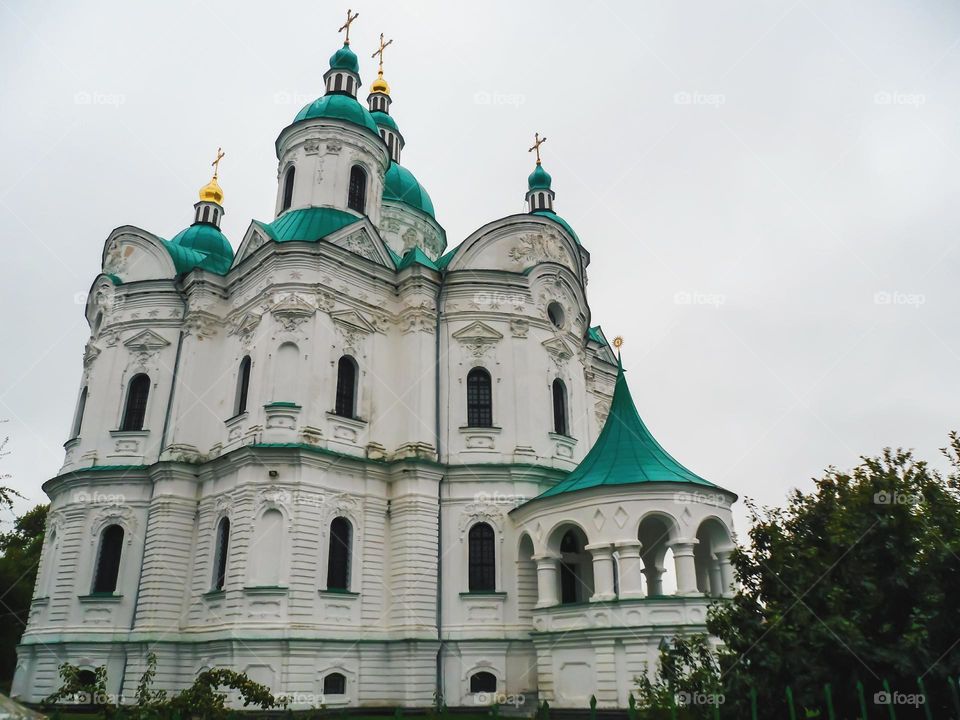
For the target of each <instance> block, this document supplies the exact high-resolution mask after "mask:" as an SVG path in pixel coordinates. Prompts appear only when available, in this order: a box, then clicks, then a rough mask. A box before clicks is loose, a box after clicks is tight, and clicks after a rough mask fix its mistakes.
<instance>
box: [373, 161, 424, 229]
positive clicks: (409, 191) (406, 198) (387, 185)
mask: <svg viewBox="0 0 960 720" xmlns="http://www.w3.org/2000/svg"><path fill="white" fill-rule="evenodd" d="M383 199H384V200H396V201H397V202H402V203H403V204H405V205H409V206H410V207H412V208H413V209H414V210H419V211H420V212H423V213H426V214H427V215H429V216H430V217H432V218H433V219H434V220H436V216H435V215H434V211H433V201H432V200H431V199H430V196H429V195H428V194H427V191H426V190H424V188H423V185H421V184H420V183H419V182H417V179H416V178H415V177H414V176H413V173H412V172H410V171H409V170H407V169H406V168H405V167H402V166H400V165H397V163H395V162H391V163H390V168H389V169H388V170H387V174H386V175H384V177H383Z"/></svg>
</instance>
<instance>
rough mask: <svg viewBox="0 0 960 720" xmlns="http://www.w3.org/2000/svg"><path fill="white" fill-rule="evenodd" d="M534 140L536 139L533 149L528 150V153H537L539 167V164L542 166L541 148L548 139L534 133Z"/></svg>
mask: <svg viewBox="0 0 960 720" xmlns="http://www.w3.org/2000/svg"><path fill="white" fill-rule="evenodd" d="M533 138H534V143H533V147H532V148H530V149H529V150H527V152H534V151H536V153H537V165H539V164H540V146H541V145H543V144H544V143H545V142H546V141H547V139H546V138H542V137H540V133H534V134H533Z"/></svg>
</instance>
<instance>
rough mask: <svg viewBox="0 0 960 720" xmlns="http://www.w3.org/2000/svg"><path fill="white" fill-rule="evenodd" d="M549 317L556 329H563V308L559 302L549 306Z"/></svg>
mask: <svg viewBox="0 0 960 720" xmlns="http://www.w3.org/2000/svg"><path fill="white" fill-rule="evenodd" d="M547 317H549V318H550V322H552V323H553V325H554V327H558V328H562V327H563V306H561V305H560V303H558V302H552V303H550V304H549V305H548V306H547Z"/></svg>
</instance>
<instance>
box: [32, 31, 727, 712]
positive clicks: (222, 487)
mask: <svg viewBox="0 0 960 720" xmlns="http://www.w3.org/2000/svg"><path fill="white" fill-rule="evenodd" d="M350 20H352V18H350V19H348V23H347V25H346V26H345V28H344V29H346V30H347V31H348V35H347V42H346V43H345V44H344V45H343V47H342V48H341V49H339V50H337V52H336V53H335V54H334V55H333V57H332V58H331V59H330V69H329V70H328V71H327V72H326V74H325V75H324V80H325V84H326V92H325V94H324V95H323V96H322V97H320V98H319V99H317V100H316V101H314V102H312V103H310V104H309V105H307V106H306V107H304V108H303V109H302V110H301V111H300V112H299V113H298V114H297V115H296V117H294V118H293V120H292V122H291V123H290V125H288V126H287V127H286V128H284V129H283V130H282V131H281V132H280V135H279V137H278V138H277V140H276V153H277V159H278V187H277V199H276V216H275V217H274V218H272V219H270V220H264V221H259V220H253V221H252V222H251V223H250V225H249V227H248V228H247V231H246V233H245V234H244V236H243V238H242V239H240V242H239V248H238V250H237V251H236V252H234V249H233V245H232V243H231V242H229V241H228V240H227V238H226V237H225V236H224V235H223V234H222V233H221V231H220V224H221V220H222V218H223V214H224V212H225V203H224V194H223V191H222V190H221V188H220V185H219V184H218V175H217V172H216V168H218V167H219V166H218V165H217V164H215V172H214V174H213V179H212V180H211V181H210V183H208V184H207V185H206V186H204V187H203V188H202V189H201V191H200V198H199V201H198V202H197V203H196V204H195V205H194V215H193V223H192V224H191V225H190V226H189V227H188V228H186V229H185V230H183V231H181V232H179V233H177V234H176V235H174V236H173V237H172V238H171V239H169V240H167V239H164V238H162V237H160V236H158V235H155V234H153V233H151V232H149V231H147V230H143V229H140V228H138V227H135V226H132V225H123V226H121V227H118V228H117V229H115V230H114V231H113V232H111V233H110V235H109V237H108V238H107V240H106V243H105V245H104V249H103V264H102V272H101V273H100V274H99V275H98V276H97V277H96V279H95V280H94V282H93V286H92V288H91V291H90V294H89V300H88V302H87V305H86V316H87V320H88V322H89V324H90V330H91V334H90V339H89V341H88V342H87V345H86V348H85V350H84V354H83V376H82V381H81V383H80V387H79V392H78V399H77V406H76V413H75V418H74V420H73V425H72V430H71V432H70V437H69V439H68V440H67V442H66V444H65V446H64V447H65V448H66V457H65V460H64V464H63V467H62V468H61V470H60V471H59V473H58V474H57V476H56V477H54V478H52V479H50V480H48V481H47V482H46V483H45V484H44V486H43V489H44V490H45V492H46V493H47V494H48V495H49V497H50V501H51V507H50V515H49V520H48V523H47V532H46V537H45V540H44V547H43V556H42V561H41V565H40V570H39V575H38V579H37V584H36V590H35V593H34V597H33V602H32V606H31V611H30V620H29V624H28V626H27V629H26V631H25V632H24V634H23V638H22V640H21V643H20V646H19V650H18V661H17V672H16V678H15V681H14V685H13V695H14V696H15V697H18V698H20V699H22V700H26V701H33V702H36V701H38V700H40V699H42V698H43V697H45V696H46V695H48V694H50V693H51V692H53V691H55V690H56V689H57V688H58V687H59V686H60V680H59V678H58V666H59V665H60V664H61V663H63V662H69V663H72V664H74V665H77V666H79V667H81V668H83V669H84V670H87V671H90V670H93V669H94V668H96V667H98V666H101V665H104V666H106V671H107V691H108V692H109V693H112V694H116V695H120V696H123V697H125V698H127V699H128V701H131V700H132V697H133V693H134V691H135V688H136V684H137V681H138V680H139V678H140V676H141V674H142V673H143V672H144V670H145V667H146V658H147V655H148V653H150V652H154V653H155V654H156V656H157V664H158V675H157V682H156V687H158V688H165V689H167V690H170V691H174V690H177V689H181V688H184V687H187V686H188V685H190V684H191V683H192V682H193V679H194V678H195V677H196V675H197V673H198V672H200V671H202V670H204V669H207V668H214V667H229V668H232V669H235V670H239V671H245V672H246V673H247V674H248V675H249V677H250V678H252V679H254V680H256V681H258V682H260V683H263V684H264V685H266V686H268V687H269V688H270V689H271V690H272V691H273V692H274V693H275V694H278V695H285V696H289V697H290V698H291V699H292V702H293V707H294V708H298V707H310V706H321V705H323V706H326V707H328V708H335V707H340V706H350V707H353V706H377V705H379V706H396V705H402V706H406V707H422V706H429V705H432V704H433V703H434V702H435V699H436V698H437V697H438V696H439V697H442V698H443V701H444V702H445V703H446V704H447V705H449V706H471V705H477V704H488V703H490V702H493V701H495V700H499V701H501V702H504V701H505V699H506V700H507V701H510V698H523V699H525V700H526V702H528V703H533V702H542V701H543V700H547V701H549V703H550V704H551V706H554V707H584V706H586V704H587V703H588V702H589V699H590V697H591V696H595V697H596V699H597V702H598V705H599V706H600V707H623V706H625V705H626V704H627V702H628V698H629V694H630V692H631V691H632V689H633V688H634V687H635V679H636V678H637V677H638V676H639V675H641V674H642V673H644V672H647V671H648V667H652V666H653V665H654V664H655V662H656V659H657V654H658V647H659V645H660V644H661V642H662V641H663V639H664V638H669V637H671V636H672V635H675V634H677V633H686V632H702V631H704V620H705V616H706V611H707V607H708V605H709V604H710V603H711V602H713V601H714V600H715V598H717V597H724V596H729V595H730V594H731V589H732V586H733V574H732V571H731V565H730V559H729V556H730V552H731V550H732V547H733V543H732V520H731V510H730V506H731V504H732V503H733V502H734V501H735V500H736V495H734V494H733V493H731V492H729V491H727V490H724V489H721V488H719V487H716V486H715V485H713V484H711V483H710V482H708V481H706V480H704V479H702V478H700V477H699V476H697V475H695V474H694V473H692V472H691V471H689V470H687V469H686V468H685V467H683V466H682V465H680V464H679V463H678V462H677V461H676V460H674V459H673V458H672V457H671V456H670V455H669V454H668V453H667V452H666V451H665V450H664V449H663V448H662V447H661V446H660V445H659V444H658V443H657V442H656V440H654V438H653V437H652V435H651V434H650V433H649V431H648V430H647V428H646V426H645V425H644V423H643V421H642V420H641V419H640V416H639V415H638V413H637V410H636V408H635V406H634V402H633V399H632V398H631V396H630V391H629V389H628V387H627V383H626V381H625V379H624V373H623V370H622V369H621V368H620V365H619V357H618V351H617V350H615V349H613V348H612V347H611V344H610V343H608V341H607V338H606V337H605V335H604V333H603V332H602V331H601V330H600V327H599V326H598V325H596V324H595V322H594V319H593V318H592V317H591V312H590V307H589V305H588V303H587V296H586V287H587V266H588V264H589V261H590V254H589V253H588V251H587V248H588V247H589V240H588V239H585V240H584V241H583V242H581V240H580V239H579V238H578V237H577V234H576V233H575V232H574V231H573V229H572V228H571V226H570V225H569V224H568V223H567V222H565V221H564V220H563V219H562V218H561V217H560V216H559V215H558V214H557V213H556V211H555V209H554V199H555V198H554V191H553V189H552V187H551V178H550V175H549V174H547V172H546V171H545V170H544V168H543V166H542V165H541V164H540V160H539V155H540V152H539V143H540V142H541V141H540V140H539V138H538V139H537V145H536V146H535V148H531V149H536V151H537V155H536V157H537V161H536V166H535V169H534V170H533V172H532V174H531V175H530V177H529V178H528V185H527V192H526V200H527V203H528V212H525V213H522V214H513V215H507V216H505V217H501V218H498V219H492V220H491V221H490V222H488V223H487V224H485V225H483V226H482V227H480V228H479V229H477V230H476V231H474V232H473V233H472V234H471V235H469V236H468V237H466V238H465V239H463V240H462V241H461V242H459V243H456V244H455V246H454V247H450V246H449V245H448V239H447V237H446V233H445V232H444V229H443V227H442V226H441V225H440V223H439V222H438V221H437V218H436V214H435V212H434V207H433V204H432V202H431V200H430V196H429V195H428V194H427V191H426V190H425V189H424V188H423V187H422V186H421V185H420V184H419V183H418V182H417V180H416V179H415V177H414V175H413V173H412V172H411V171H410V170H409V169H407V168H406V167H405V166H404V165H402V164H401V156H402V152H403V147H404V135H403V134H402V133H401V132H400V129H399V127H398V125H397V122H396V121H395V120H394V118H393V116H392V115H391V109H392V108H391V102H392V98H391V95H390V89H389V86H388V85H387V82H386V81H385V80H384V78H383V64H382V60H383V47H385V45H384V43H383V41H382V39H381V49H380V51H379V57H380V63H381V64H380V73H379V75H378V77H377V79H376V81H374V83H373V84H372V86H371V88H370V93H369V95H368V96H367V98H366V106H364V105H363V104H362V103H361V102H360V101H359V100H358V98H357V95H358V92H359V89H360V75H359V63H358V60H357V56H356V55H355V54H354V52H353V51H352V50H351V48H350V44H349V22H350ZM219 158H220V156H219V155H218V159H217V162H219ZM507 180H509V178H507ZM518 191H519V189H518ZM617 345H619V343H617ZM665 573H667V574H669V575H670V576H671V577H672V581H671V583H670V584H669V586H668V585H667V584H665V583H664V582H663V577H664V574H665ZM674 588H675V590H674Z"/></svg>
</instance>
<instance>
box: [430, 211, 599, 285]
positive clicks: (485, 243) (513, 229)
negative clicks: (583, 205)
mask: <svg viewBox="0 0 960 720" xmlns="http://www.w3.org/2000/svg"><path fill="white" fill-rule="evenodd" d="M544 263H552V264H557V265H561V266H563V267H565V268H567V269H568V270H570V271H571V272H572V273H574V274H575V275H576V276H577V277H578V278H579V279H580V281H581V282H582V281H583V278H584V267H583V263H582V261H581V257H580V251H579V248H578V246H577V243H576V241H575V240H574V238H573V237H571V236H570V235H569V234H568V233H567V232H566V231H564V230H563V228H562V227H560V226H558V225H557V224H556V223H554V222H552V221H550V220H548V219H545V218H542V217H539V216H537V215H531V214H524V215H511V216H509V217H506V218H502V219H500V220H497V221H495V222H492V223H488V224H487V225H484V226H483V227H482V228H480V229H479V230H476V231H475V232H474V233H473V234H472V235H470V237H468V238H467V239H466V240H465V241H464V242H463V243H462V244H461V245H460V246H459V247H458V248H457V249H456V250H455V251H454V252H453V256H452V257H451V258H450V260H449V261H448V262H447V263H446V267H447V270H448V271H450V272H454V271H457V270H503V271H506V272H522V273H527V272H529V271H530V270H532V269H533V268H535V267H536V266H537V265H541V264H544Z"/></svg>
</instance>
